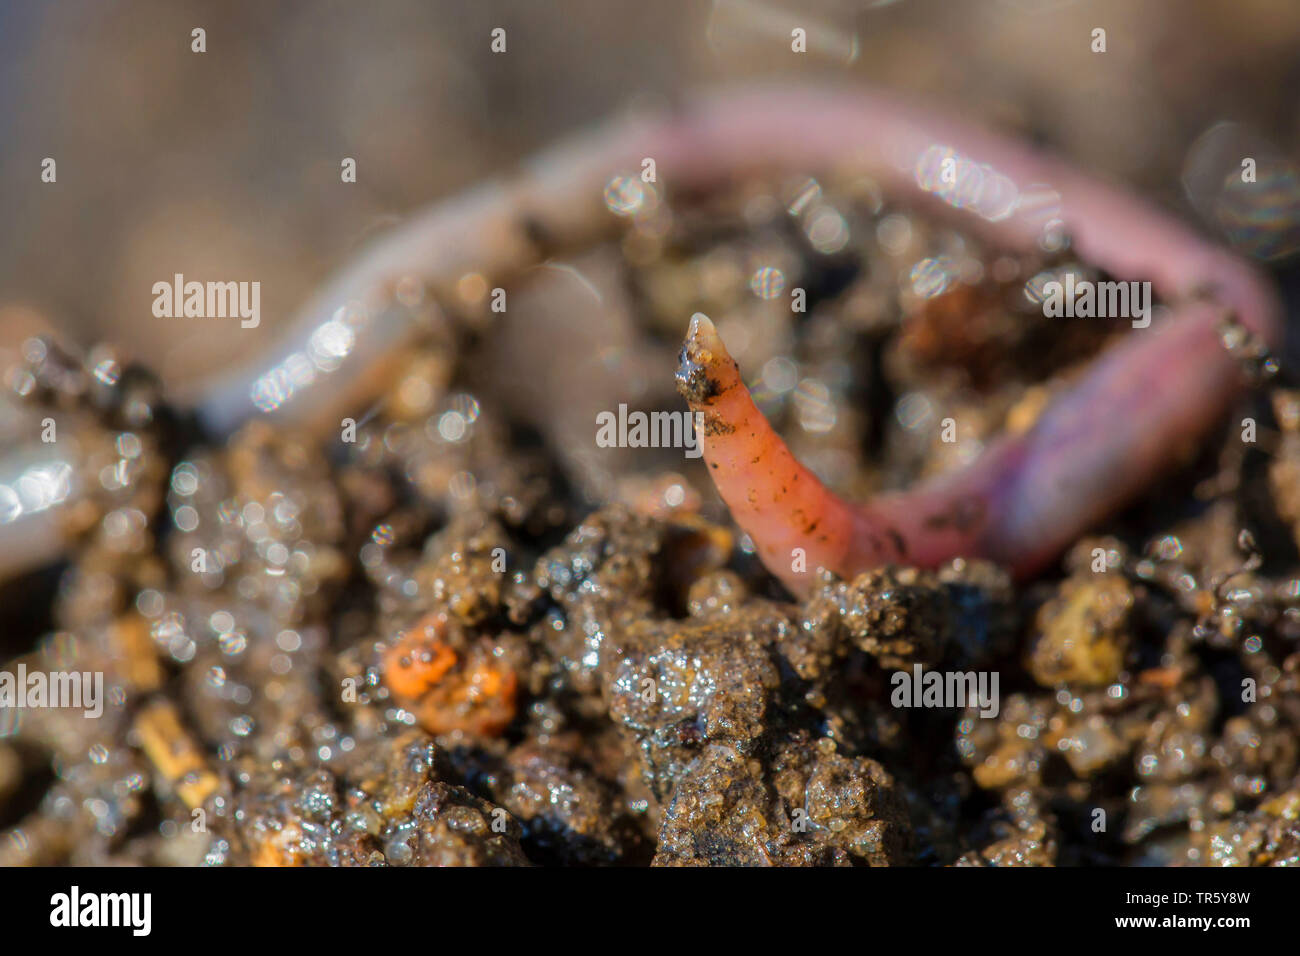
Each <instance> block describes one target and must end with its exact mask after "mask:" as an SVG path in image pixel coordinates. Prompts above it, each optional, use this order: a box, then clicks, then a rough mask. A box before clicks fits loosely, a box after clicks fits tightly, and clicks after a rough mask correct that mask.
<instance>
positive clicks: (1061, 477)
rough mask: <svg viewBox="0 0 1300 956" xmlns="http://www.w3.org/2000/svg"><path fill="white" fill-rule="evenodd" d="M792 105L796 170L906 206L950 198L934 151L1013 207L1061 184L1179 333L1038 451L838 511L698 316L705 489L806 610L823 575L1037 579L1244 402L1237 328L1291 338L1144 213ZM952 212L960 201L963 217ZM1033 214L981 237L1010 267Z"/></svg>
mask: <svg viewBox="0 0 1300 956" xmlns="http://www.w3.org/2000/svg"><path fill="white" fill-rule="evenodd" d="M776 101H777V102H781V99H780V97H776ZM795 105H796V104H795V103H794V102H791V101H789V100H786V101H784V102H783V103H782V105H781V106H780V107H779V112H780V115H781V116H782V117H784V119H783V120H782V128H783V131H784V134H785V135H784V137H783V139H782V148H781V152H782V154H783V158H784V159H785V160H786V161H788V162H791V163H796V162H797V163H798V164H799V165H800V166H802V167H803V168H817V167H818V166H819V165H824V164H826V163H829V162H833V161H835V160H836V159H837V158H838V159H840V160H843V159H844V158H846V157H854V158H855V160H856V161H857V162H858V163H860V164H864V165H865V169H866V171H867V172H868V173H870V174H874V175H877V176H878V177H879V178H880V179H882V180H883V181H885V183H886V188H887V189H890V190H891V191H892V193H893V195H894V197H895V198H896V199H897V198H902V199H904V200H906V199H907V198H909V197H910V198H913V199H915V200H917V202H918V203H922V202H930V203H933V202H934V200H935V199H939V200H941V201H942V200H943V199H944V196H943V195H938V196H936V195H935V193H942V192H943V190H942V189H936V188H935V186H936V180H935V179H934V178H933V177H932V176H929V175H927V173H926V163H927V161H929V162H933V158H934V157H935V155H936V153H935V147H939V152H938V153H937V155H939V156H941V157H942V156H957V157H961V158H962V161H963V162H965V163H967V164H978V168H980V169H981V170H986V171H987V170H991V171H992V173H991V175H993V176H997V177H999V178H998V179H997V180H996V182H997V183H998V184H999V188H1000V189H1001V190H1002V191H1003V192H1005V185H1004V184H1005V183H1007V182H1009V183H1010V184H1012V186H1013V187H1014V186H1016V185H1018V184H1019V185H1028V184H1031V183H1032V184H1037V183H1047V184H1050V185H1051V187H1052V189H1053V190H1054V191H1055V192H1056V193H1057V194H1058V195H1059V197H1060V201H1059V209H1057V210H1055V211H1054V216H1055V217H1056V218H1059V220H1060V226H1061V227H1063V228H1064V230H1065V231H1066V233H1067V234H1068V235H1069V236H1070V237H1071V238H1072V240H1073V243H1074V248H1075V249H1076V250H1077V251H1078V253H1079V254H1080V255H1081V257H1083V258H1084V259H1085V260H1086V261H1089V262H1091V264H1093V265H1094V266H1099V267H1101V268H1102V269H1104V270H1106V272H1108V273H1109V274H1110V275H1111V276H1113V277H1115V278H1116V279H1119V280H1148V281H1150V282H1151V283H1152V285H1153V287H1154V290H1155V293H1156V294H1157V295H1159V296H1161V297H1163V298H1164V299H1165V300H1166V301H1168V302H1170V303H1171V308H1170V310H1169V315H1168V317H1167V318H1165V319H1164V320H1163V321H1160V322H1158V323H1155V324H1153V325H1152V326H1151V327H1150V328H1147V329H1141V330H1135V331H1133V332H1132V333H1130V334H1129V335H1128V336H1127V337H1126V338H1125V339H1124V340H1123V341H1122V342H1121V343H1120V344H1118V345H1116V346H1114V347H1112V348H1111V349H1109V350H1108V351H1107V352H1106V353H1105V354H1104V355H1103V356H1101V357H1100V358H1099V359H1098V360H1097V361H1096V362H1095V363H1094V364H1093V366H1092V367H1091V368H1090V369H1089V370H1088V372H1087V374H1085V375H1084V376H1083V377H1082V379H1081V380H1080V381H1079V382H1078V383H1077V384H1075V385H1073V386H1072V387H1071V388H1070V389H1069V390H1068V391H1066V392H1065V393H1064V394H1063V395H1061V396H1060V397H1059V398H1058V399H1057V400H1056V401H1054V402H1053V403H1052V404H1051V405H1050V406H1049V407H1048V408H1047V409H1046V410H1045V411H1044V412H1043V413H1042V414H1041V415H1040V417H1039V418H1038V419H1037V421H1036V422H1035V423H1034V425H1033V427H1031V428H1030V429H1028V430H1027V431H1026V432H1024V433H1021V434H1017V435H1007V436H1004V437H1002V438H1000V439H998V440H997V441H995V442H993V443H992V444H991V445H990V447H989V448H988V449H987V450H986V451H985V452H984V453H983V454H982V455H981V456H980V458H978V459H977V460H976V461H975V462H973V463H972V464H970V465H969V466H967V467H964V468H961V469H958V470H956V471H953V472H951V473H947V474H943V475H940V476H938V477H936V478H934V479H932V480H930V481H927V482H925V483H923V484H920V485H918V486H916V487H913V488H911V489H908V490H906V491H902V492H898V493H893V494H885V495H880V496H877V497H876V498H874V499H873V500H872V501H869V502H867V503H864V504H862V505H854V504H850V503H848V502H845V501H843V500H842V499H840V498H839V497H838V496H836V495H835V494H833V493H832V492H831V491H829V490H828V489H827V488H825V487H824V486H823V485H822V483H821V482H820V481H819V480H818V479H817V477H816V476H815V475H814V474H813V473H812V472H811V471H809V470H808V469H807V468H805V467H804V466H803V465H801V464H800V463H799V462H798V461H797V460H796V459H795V458H794V456H793V455H792V454H791V452H790V451H789V449H788V448H787V447H786V446H785V444H784V442H782V441H781V439H780V437H779V436H778V435H777V434H776V433H775V432H774V431H773V429H772V427H771V426H770V425H769V424H768V422H767V421H766V420H765V419H764V418H763V416H762V414H761V413H760V412H759V411H758V409H757V408H756V407H755V405H754V403H753V401H752V399H751V398H750V396H749V393H748V391H747V389H746V388H745V387H744V384H743V382H742V381H741V379H740V374H739V369H738V368H737V366H736V363H735V362H734V361H733V360H732V359H731V357H730V356H729V355H728V354H727V351H726V348H725V346H724V345H723V343H722V341H721V338H720V337H719V336H718V334H717V331H716V329H715V328H714V326H713V323H712V322H711V321H709V319H708V318H707V317H705V316H702V315H696V316H695V317H694V318H693V319H692V321H691V325H690V329H689V331H688V333H687V339H686V343H685V345H684V347H683V350H682V362H681V367H680V369H679V371H678V377H679V385H680V387H681V391H682V392H683V394H684V395H685V396H686V398H687V401H688V404H689V405H690V407H691V409H692V411H694V412H700V413H703V414H704V415H705V419H704V428H703V433H704V434H703V439H702V442H703V451H704V458H705V461H706V462H707V464H708V467H709V473H710V475H711V476H712V478H713V481H714V483H715V485H716V487H717V489H718V492H719V494H720V495H721V496H722V498H723V500H724V501H725V502H726V503H727V506H728V507H729V508H730V510H731V513H732V516H733V517H734V518H735V520H736V522H737V524H739V525H740V527H742V528H743V529H744V530H745V531H746V532H748V533H749V535H750V537H751V538H752V539H753V541H754V543H755V545H756V547H757V548H758V551H759V554H760V557H761V558H762V560H763V562H764V564H765V565H766V566H767V567H768V569H769V570H770V571H771V572H772V573H773V574H774V575H775V576H776V577H778V578H779V579H780V580H781V581H782V582H783V583H784V584H785V585H786V586H787V587H788V588H790V590H791V591H792V592H794V593H796V594H803V593H806V592H807V590H808V589H809V587H810V585H811V580H812V578H811V575H812V572H813V571H815V570H816V569H817V568H819V567H820V568H827V569H830V570H832V571H835V572H836V573H838V574H840V575H842V576H852V575H854V574H856V573H858V572H861V571H864V570H868V569H871V568H873V567H876V566H879V565H882V564H886V563H904V564H911V565H916V566H921V567H934V566H936V565H939V564H942V563H944V562H945V561H948V560H950V559H952V558H955V557H969V558H987V559H991V560H994V561H997V562H999V563H1001V564H1004V565H1005V566H1007V567H1008V568H1010V569H1011V570H1012V571H1013V572H1014V573H1015V574H1016V575H1018V576H1020V577H1022V578H1023V577H1028V576H1031V575H1033V574H1034V573H1036V572H1038V571H1040V570H1042V569H1043V568H1044V566H1045V565H1047V564H1048V563H1049V562H1050V561H1051V560H1052V559H1053V558H1054V557H1055V556H1056V555H1057V554H1059V553H1060V551H1061V550H1062V549H1063V548H1064V547H1065V546H1066V545H1067V544H1068V543H1069V542H1071V541H1072V540H1075V539H1076V538H1077V536H1078V535H1079V534H1080V533H1081V532H1083V531H1085V530H1086V529H1087V528H1088V527H1090V526H1091V525H1093V524H1094V523H1095V522H1096V521H1098V520H1099V519H1100V518H1102V517H1103V516H1105V515H1106V514H1108V513H1110V512H1112V511H1114V510H1115V509H1116V508H1118V507H1120V506H1121V505H1122V504H1123V503H1124V502H1126V501H1128V500H1130V499H1131V498H1132V497H1133V496H1134V495H1135V494H1137V493H1138V492H1139V491H1141V490H1142V489H1143V488H1144V487H1146V486H1147V485H1148V484H1149V483H1150V481H1151V480H1152V479H1153V478H1155V477H1156V476H1158V475H1159V474H1160V473H1161V472H1162V471H1163V470H1164V469H1165V468H1166V467H1168V466H1169V465H1170V464H1171V463H1172V462H1174V461H1176V460H1177V459H1178V458H1179V457H1180V456H1182V455H1184V454H1185V453H1186V452H1187V451H1188V450H1189V448H1194V447H1195V444H1196V442H1197V440H1198V439H1199V438H1200V437H1202V436H1203V435H1204V433H1205V432H1206V430H1207V429H1208V428H1209V427H1210V426H1212V425H1213V424H1214V422H1215V421H1216V420H1218V419H1219V418H1221V416H1222V415H1223V413H1224V411H1225V409H1226V408H1227V406H1228V404H1229V402H1230V401H1231V400H1232V397H1233V396H1234V395H1235V394H1236V393H1237V392H1238V390H1239V389H1240V387H1241V386H1242V384H1243V377H1242V375H1241V370H1240V368H1239V363H1238V360H1237V359H1235V358H1234V357H1233V356H1232V355H1230V354H1229V352H1228V351H1227V349H1226V348H1225V346H1224V345H1223V343H1222V341H1221V334H1220V323H1221V321H1222V319H1223V318H1224V316H1225V314H1226V315H1232V316H1233V317H1235V319H1236V320H1237V321H1238V322H1240V324H1241V325H1242V326H1244V327H1245V328H1246V329H1247V330H1248V331H1249V332H1251V333H1253V334H1254V335H1255V336H1257V337H1258V339H1259V340H1260V341H1261V342H1262V343H1264V344H1266V345H1276V343H1277V341H1278V339H1279V337H1280V318H1279V306H1278V304H1277V302H1276V300H1275V298H1274V296H1273V294H1272V292H1271V291H1270V289H1269V287H1268V286H1267V285H1266V284H1265V283H1264V282H1263V280H1262V279H1260V278H1259V277H1257V276H1256V274H1255V273H1254V272H1253V271H1252V270H1251V269H1250V268H1249V267H1248V266H1246V265H1245V264H1244V263H1241V262H1239V261H1238V260H1236V259H1235V258H1234V257H1232V256H1230V255H1229V254H1227V253H1226V252H1223V251H1221V250H1219V249H1217V248H1215V247H1213V246H1211V245H1209V244H1207V243H1206V242H1204V241H1202V240H1200V239H1199V238H1197V237H1196V236H1195V235H1193V234H1192V233H1190V232H1189V231H1188V230H1186V229H1185V228H1183V227H1181V226H1180V225H1178V224H1177V223H1176V222H1174V221H1173V220H1171V219H1168V218H1166V217H1164V216H1163V215H1161V214H1160V213H1158V212H1156V211H1154V210H1152V209H1150V208H1148V207H1147V206H1145V205H1143V204H1142V203H1141V202H1140V201H1139V200H1137V199H1136V198H1133V197H1131V196H1128V195H1126V194H1124V193H1122V192H1121V191H1119V190H1116V189H1113V188H1110V187H1107V186H1104V185H1101V184H1098V183H1094V182H1091V181H1089V180H1087V179H1085V178H1084V177H1082V176H1080V175H1078V174H1077V173H1074V172H1073V171H1071V170H1069V169H1067V168H1066V167H1064V166H1062V165H1061V164H1059V163H1057V162H1054V161H1052V160H1050V159H1048V158H1045V157H1042V156H1039V155H1037V154H1034V153H1032V152H1030V151H1028V150H1025V149H1023V148H1021V147H1018V146H1015V145H1012V144H1008V143H1004V142H1001V141H999V140H997V139H995V138H993V137H991V136H989V135H987V134H983V133H979V132H977V131H973V130H970V129H967V128H965V127H964V126H961V125H960V124H956V123H947V122H944V123H940V122H936V121H934V120H932V119H930V118H929V117H921V116H919V115H918V114H914V113H911V112H910V111H908V110H907V109H906V108H904V107H901V106H898V105H896V104H892V103H885V102H883V101H881V100H878V99H875V98H871V97H862V96H852V95H845V96H834V97H828V98H826V99H822V100H819V101H817V102H815V103H809V104H807V110H806V111H805V112H803V113H800V112H798V111H797V110H796V109H795V108H794V107H795ZM744 115H745V114H742V113H739V112H737V113H734V114H732V118H733V123H732V124H731V125H730V126H729V127H728V132H730V133H731V134H732V135H733V136H735V137H736V138H737V139H740V138H742V137H743V134H744V132H745V131H746V130H747V129H748V127H747V125H746V123H745V122H744ZM749 122H751V123H752V118H751V119H750V120H749ZM773 122H775V120H773ZM966 168H967V169H968V170H969V169H970V168H972V167H971V166H969V165H968V166H967V167H966ZM908 170H912V171H914V172H913V175H912V178H911V179H910V180H909V178H908ZM956 193H957V191H956V190H952V191H949V194H948V195H949V202H950V203H951V197H952V196H954V195H955V194H956ZM978 204H979V200H978V198H975V199H974V201H973V202H971V203H970V204H969V205H975V206H978ZM1025 205H1026V208H1025V209H1024V210H1023V211H1022V210H1019V209H1017V208H1015V207H1014V206H1012V207H1011V208H1010V209H1007V210H1006V214H1005V215H1002V214H999V215H996V216H990V215H987V211H988V210H987V209H986V210H983V211H982V212H984V213H985V214H983V215H980V214H977V215H972V216H969V217H968V219H969V225H970V227H971V228H972V230H973V231H977V232H979V233H980V234H983V235H985V236H987V237H988V238H989V240H990V241H991V242H993V243H995V244H998V245H1000V246H1002V247H1003V248H1009V249H1023V248H1026V247H1029V246H1030V245H1031V244H1032V243H1033V242H1034V240H1035V239H1036V238H1037V236H1038V235H1040V234H1041V229H1042V227H1043V225H1044V223H1043V221H1042V218H1041V216H1037V215H1035V214H1034V212H1033V210H1032V208H1031V207H1029V204H1025ZM1004 208H1005V206H1004V205H999V206H998V211H999V213H1001V212H1002V211H1003V209H1004ZM796 558H801V559H802V560H796Z"/></svg>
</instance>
